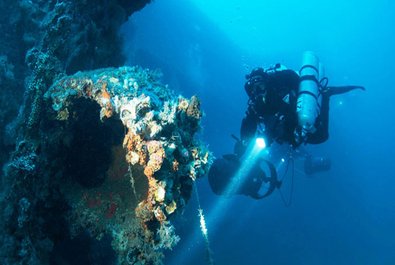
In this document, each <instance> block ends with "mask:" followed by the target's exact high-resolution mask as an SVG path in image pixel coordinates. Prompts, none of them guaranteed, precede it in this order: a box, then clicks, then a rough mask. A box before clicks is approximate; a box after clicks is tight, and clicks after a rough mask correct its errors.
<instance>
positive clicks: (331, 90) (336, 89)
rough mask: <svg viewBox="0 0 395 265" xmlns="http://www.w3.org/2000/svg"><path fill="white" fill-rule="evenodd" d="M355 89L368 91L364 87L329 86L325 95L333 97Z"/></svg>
mask: <svg viewBox="0 0 395 265" xmlns="http://www.w3.org/2000/svg"><path fill="white" fill-rule="evenodd" d="M354 89H361V90H363V91H365V90H366V89H365V87H363V86H328V87H327V88H326V89H325V90H324V92H323V93H324V94H327V95H328V96H333V95H339V94H343V93H346V92H349V91H351V90H354Z"/></svg>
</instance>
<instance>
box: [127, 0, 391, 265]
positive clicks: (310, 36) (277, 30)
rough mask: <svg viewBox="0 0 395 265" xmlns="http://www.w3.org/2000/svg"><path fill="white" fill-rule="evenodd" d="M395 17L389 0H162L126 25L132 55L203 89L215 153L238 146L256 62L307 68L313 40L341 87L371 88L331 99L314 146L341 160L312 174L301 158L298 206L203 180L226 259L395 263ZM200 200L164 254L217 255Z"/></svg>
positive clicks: (173, 260)
mask: <svg viewBox="0 0 395 265" xmlns="http://www.w3.org/2000/svg"><path fill="white" fill-rule="evenodd" d="M394 25H395V2H393V1H385V0H378V1H355V0H350V1H340V0H334V1H328V0H326V1H307V0H304V1H291V0H286V1H278V0H277V1H274V0H270V1H268V0H267V1H241V0H239V1H236V0H233V1H219V0H218V1H212V0H211V1H209V0H194V1H192V0H190V1H178V0H166V1H165V0H157V1H154V2H153V3H152V4H150V5H149V6H147V7H146V8H145V9H143V10H142V11H140V12H139V13H137V14H134V15H133V16H132V17H131V19H130V21H129V22H128V23H127V24H126V25H125V27H124V29H123V34H124V36H125V47H126V48H125V53H126V55H127V56H128V63H129V64H140V65H143V66H145V67H148V68H153V69H155V68H160V69H161V70H162V72H163V74H164V75H163V81H164V82H165V83H168V84H169V86H170V87H171V88H173V89H175V90H176V91H177V92H179V93H182V94H184V95H186V96H191V95H194V94H196V95H198V96H199V97H200V98H201V101H202V108H203V110H204V112H205V116H204V119H203V124H202V125H203V130H202V133H201V138H202V139H203V140H204V141H206V142H207V143H208V144H209V147H210V149H211V150H212V151H213V152H214V154H215V156H216V157H220V156H221V155H222V154H225V153H230V152H232V149H233V144H234V142H233V140H232V138H231V137H230V135H231V134H232V133H234V134H236V135H238V133H239V127H240V122H241V119H242V118H243V116H244V112H245V109H246V103H247V96H246V94H245V92H244V88H243V85H244V81H245V79H244V75H245V74H247V73H248V72H249V71H250V70H251V68H253V67H255V66H269V65H271V64H274V63H277V62H280V63H282V64H284V65H286V66H288V67H289V68H292V69H295V70H298V68H299V67H300V64H301V57H302V53H303V51H305V50H312V51H314V52H315V53H316V54H317V55H318V56H319V57H320V59H321V61H322V62H323V63H324V64H325V67H326V73H327V76H328V77H329V80H330V84H331V85H346V84H358V85H363V86H365V87H366V89H367V91H366V92H361V91H352V92H350V93H347V94H344V95H340V96H336V97H333V98H332V99H331V110H330V139H329V140H328V141H327V142H326V143H324V144H322V145H319V146H310V147H308V149H309V151H311V152H312V153H314V154H319V155H325V156H328V157H330V158H331V159H332V169H331V170H330V171H329V172H326V173H321V174H317V175H315V176H314V177H313V178H309V177H306V176H305V175H304V174H303V173H301V170H302V168H301V165H300V164H298V163H297V164H296V168H295V178H294V196H293V200H292V205H291V206H290V207H288V208H287V207H285V206H284V204H283V202H282V200H281V198H280V194H279V193H278V192H276V193H274V194H273V195H272V196H270V197H269V198H266V199H264V200H261V201H255V200H253V199H251V198H247V197H242V196H235V197H233V198H226V199H224V198H220V197H218V196H216V195H214V194H213V193H212V191H211V190H210V187H209V186H208V183H207V178H204V179H201V180H198V185H197V186H198V190H199V196H200V202H201V206H202V208H203V210H204V211H205V215H206V217H207V220H208V223H207V226H208V233H209V240H210V248H211V250H212V256H213V259H214V262H215V264H218V265H221V264H307V265H309V264H347V265H348V264H366V265H368V264H395V228H394V224H395V174H394V169H395V141H394V135H395V118H394V113H395V112H394V109H393V106H394V104H393V101H394V98H395V91H394V84H393V81H394V76H395V67H394V65H393V64H394V62H395V52H394V51H395V50H394V47H395V27H394ZM289 190H290V186H289V185H284V190H283V192H284V194H285V195H286V196H287V195H289ZM216 205H221V209H220V211H217V212H214V210H213V209H215V208H216ZM197 207H198V206H197V202H196V199H195V197H193V198H192V199H191V202H190V203H189V204H188V206H187V208H186V209H185V212H184V213H183V214H182V215H180V216H178V217H177V218H176V219H175V220H174V221H175V223H176V227H177V232H178V234H180V236H181V238H182V240H181V242H180V243H179V245H178V246H177V247H176V248H175V249H174V250H173V251H172V252H169V253H166V260H165V264H196V265H197V264H207V262H206V259H205V256H206V255H205V250H206V245H205V242H204V239H203V237H202V236H201V234H200V231H199V223H198V221H199V220H198V217H197ZM217 208H218V207H217Z"/></svg>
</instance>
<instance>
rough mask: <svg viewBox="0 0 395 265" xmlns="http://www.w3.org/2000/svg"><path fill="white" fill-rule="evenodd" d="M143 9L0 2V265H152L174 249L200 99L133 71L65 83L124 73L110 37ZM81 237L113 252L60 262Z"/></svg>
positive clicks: (197, 153) (127, 4)
mask: <svg viewBox="0 0 395 265" xmlns="http://www.w3.org/2000/svg"><path fill="white" fill-rule="evenodd" d="M149 2H150V1H149V0H141V1H138V0H135V1H126V0H112V1H105V0H99V1H96V0H82V1H71V0H64V1H54V0H50V1H43V0H30V1H11V0H5V1H1V3H0V12H1V13H2V14H3V16H2V17H0V27H1V28H0V29H1V32H0V33H1V34H2V38H0V86H1V88H2V92H3V93H2V94H1V96H0V103H1V106H2V111H1V114H0V134H1V135H0V136H1V137H0V139H1V143H0V145H1V148H0V165H1V166H2V167H3V171H2V176H1V193H0V207H1V209H2V211H1V215H0V235H1V236H0V244H1V246H2V247H1V250H0V257H1V263H2V264H113V263H115V261H114V260H111V257H110V258H109V260H108V259H107V258H108V256H111V253H113V252H114V253H115V254H114V255H115V258H114V259H116V260H117V263H119V264H157V263H160V260H161V257H162V255H163V254H162V249H165V248H171V247H172V246H173V245H174V244H175V243H177V241H178V237H177V236H176V235H175V232H174V227H173V226H172V225H171V223H170V220H169V219H170V218H171V216H172V215H174V214H175V213H176V212H177V211H178V210H179V209H182V207H183V206H184V204H185V203H186V202H187V201H188V199H189V196H190V195H191V192H192V184H193V181H194V180H195V178H197V177H200V176H202V175H204V174H205V172H206V171H207V169H208V166H209V164H210V154H209V153H208V151H207V150H206V149H205V148H204V147H203V146H202V145H201V144H200V143H199V142H196V141H195V140H194V134H195V133H196V132H197V131H198V129H199V120H200V118H201V112H200V107H199V101H198V99H197V98H196V97H193V98H191V99H185V98H182V97H175V96H174V95H173V94H172V92H170V91H169V89H168V88H167V87H166V86H163V85H161V84H160V83H159V82H158V81H157V78H155V74H154V73H151V72H149V71H147V70H143V69H140V68H138V67H135V68H106V69H101V70H94V71H88V72H79V73H77V74H75V75H72V74H74V73H75V72H77V71H86V70H93V69H98V68H103V67H117V66H120V65H122V64H123V61H124V58H123V56H122V54H121V48H120V47H121V41H120V37H119V36H118V29H119V27H120V26H121V24H122V23H123V22H124V21H125V20H126V19H127V17H128V16H129V15H130V14H132V13H133V12H135V11H136V10H139V9H141V8H142V7H144V5H146V4H147V3H149ZM50 87H51V89H50ZM10 150H14V151H13V152H12V154H11V156H10V157H9V152H10ZM5 162H6V163H5ZM86 234H88V237H90V238H91V240H90V241H89V242H92V241H95V242H99V243H97V244H102V245H106V244H107V245H110V246H111V247H112V249H113V252H111V251H110V250H108V252H109V253H110V254H109V255H107V258H103V256H106V253H105V252H106V251H102V252H101V253H100V254H98V253H93V252H95V250H94V249H93V248H94V247H93V246H94V244H96V243H94V244H92V246H91V245H89V244H88V245H87V244H86V242H85V241H83V242H84V243H83V244H81V245H78V246H77V247H76V248H77V249H78V252H73V253H72V255H68V256H67V250H68V249H70V248H71V246H70V245H73V244H75V243H76V242H79V241H78V240H77V241H76V240H75V239H76V238H77V239H78V238H81V237H82V238H83V237H85V235H86ZM100 242H102V243H100ZM65 253H66V254H65ZM69 254H70V253H69Z"/></svg>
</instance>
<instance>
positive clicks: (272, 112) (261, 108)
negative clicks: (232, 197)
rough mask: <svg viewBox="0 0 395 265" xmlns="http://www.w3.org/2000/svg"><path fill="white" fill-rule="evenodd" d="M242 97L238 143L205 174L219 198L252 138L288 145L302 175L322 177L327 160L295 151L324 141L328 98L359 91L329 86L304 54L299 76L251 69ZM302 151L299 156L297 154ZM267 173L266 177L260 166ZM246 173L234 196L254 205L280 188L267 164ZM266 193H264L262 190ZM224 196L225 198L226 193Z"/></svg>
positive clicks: (277, 70)
mask: <svg viewBox="0 0 395 265" xmlns="http://www.w3.org/2000/svg"><path fill="white" fill-rule="evenodd" d="M246 79H247V82H246V83H245V86H244V88H245V91H246V93H247V95H248V97H249V99H248V106H247V111H246V115H245V117H244V119H243V120H242V123H241V129H240V138H241V139H238V138H237V137H235V136H233V138H235V139H236V145H235V148H234V153H235V154H233V155H224V156H223V157H222V158H219V159H217V160H215V161H214V163H213V165H212V167H211V169H210V172H209V176H208V178H209V183H210V186H211V188H212V190H213V191H214V192H215V193H216V194H224V193H226V192H224V190H223V187H224V186H226V185H225V183H229V182H231V181H232V178H234V175H235V174H236V172H238V170H239V168H240V166H241V164H242V163H245V162H248V161H247V160H250V158H248V157H247V156H246V153H248V152H246V150H247V147H248V146H251V144H252V142H253V140H255V139H257V137H263V139H264V140H265V145H266V147H268V146H271V145H272V143H273V142H276V143H278V144H280V145H281V144H284V143H285V144H288V145H290V146H291V147H292V149H293V150H297V153H299V154H301V155H302V156H303V157H304V158H305V163H304V169H305V173H306V174H313V173H315V172H318V171H327V170H329V169H330V166H331V163H330V160H329V159H327V158H322V157H313V156H311V155H310V154H308V153H307V152H305V151H303V150H302V149H301V148H299V147H300V146H301V145H302V144H320V143H323V142H325V141H326V140H327V139H328V138H329V133H328V123H329V101H330V97H331V96H333V95H338V94H343V93H346V92H349V91H351V90H355V89H361V90H365V88H364V87H362V86H328V78H327V77H324V74H323V67H322V65H321V64H320V62H319V60H318V58H317V57H316V56H315V55H314V54H313V53H312V52H305V53H304V56H303V65H302V67H301V69H300V71H299V74H298V73H297V72H295V71H293V70H289V69H286V68H285V67H284V66H283V65H281V64H276V65H275V66H273V67H270V68H268V69H263V68H256V69H254V70H252V72H251V73H250V74H248V75H246ZM301 150H302V151H301ZM262 162H264V163H265V164H267V165H268V167H269V172H270V177H268V176H266V173H265V171H264V170H262V168H261V167H259V164H260V163H262ZM250 167H251V170H249V171H248V172H245V174H244V180H243V182H242V183H241V184H240V185H239V189H233V194H244V195H247V196H251V197H253V198H255V199H260V198H263V197H266V196H268V195H270V194H271V193H272V192H273V191H274V190H275V189H276V188H280V186H281V181H279V180H278V178H277V172H276V170H275V168H274V166H273V165H272V163H271V162H270V161H268V160H264V159H258V161H257V162H254V163H253V165H251V166H250ZM263 184H266V186H268V188H267V189H266V191H264V192H263V193H262V192H260V190H261V186H262V185H263ZM227 193H229V192H227Z"/></svg>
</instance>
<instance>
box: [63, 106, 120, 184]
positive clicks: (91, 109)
mask: <svg viewBox="0 0 395 265" xmlns="http://www.w3.org/2000/svg"><path fill="white" fill-rule="evenodd" d="M70 112H71V113H72V114H71V115H72V117H71V124H70V126H69V128H70V130H71V132H72V135H73V136H72V137H73V138H72V140H71V142H70V148H69V150H67V151H66V150H65V151H66V153H67V155H66V158H65V167H66V170H65V173H66V175H67V176H68V177H70V178H71V179H72V180H74V181H76V182H77V183H79V184H80V185H81V186H83V187H84V188H92V187H98V186H100V185H101V184H102V183H103V182H104V180H105V173H106V172H107V170H108V169H109V167H110V163H111V156H112V154H111V147H112V146H114V145H118V144H119V143H120V142H122V137H123V133H124V131H123V128H122V123H121V122H120V121H119V120H118V121H116V120H114V119H110V120H108V121H105V122H102V121H100V119H99V117H100V107H99V105H98V104H97V103H96V102H93V101H90V100H86V99H77V100H76V101H75V103H74V104H73V107H72V109H71V111H70Z"/></svg>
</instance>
